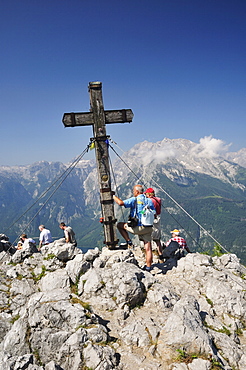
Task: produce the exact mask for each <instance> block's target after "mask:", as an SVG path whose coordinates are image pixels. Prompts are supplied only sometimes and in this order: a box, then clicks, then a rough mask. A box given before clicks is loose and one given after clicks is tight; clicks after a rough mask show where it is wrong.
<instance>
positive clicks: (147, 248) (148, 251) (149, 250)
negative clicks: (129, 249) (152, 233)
mask: <svg viewBox="0 0 246 370" xmlns="http://www.w3.org/2000/svg"><path fill="white" fill-rule="evenodd" d="M144 248H145V257H146V266H147V267H151V265H152V261H153V254H152V246H151V242H147V241H146V240H144Z"/></svg>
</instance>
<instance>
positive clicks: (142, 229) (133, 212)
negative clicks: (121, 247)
mask: <svg viewBox="0 0 246 370" xmlns="http://www.w3.org/2000/svg"><path fill="white" fill-rule="evenodd" d="M133 195H134V196H133V197H131V198H128V199H126V200H124V201H123V200H121V199H120V198H118V197H117V196H116V195H113V198H114V201H115V202H116V203H117V204H118V205H119V206H124V207H125V208H130V216H129V220H128V222H118V224H117V228H118V230H119V232H120V234H121V235H122V237H123V238H124V239H125V241H126V243H125V245H126V246H128V247H131V246H132V241H131V239H130V237H129V234H128V232H130V233H131V234H134V235H138V237H139V240H140V241H143V242H144V248H145V253H146V266H145V267H144V269H145V270H146V271H150V270H151V264H152V259H153V255H152V247H151V233H152V230H153V227H152V226H153V220H154V214H155V208H154V205H153V202H152V200H151V199H149V198H147V197H146V196H145V195H144V194H143V187H142V185H135V186H134V187H133ZM145 206H148V207H149V209H148V214H149V213H151V214H152V216H153V218H152V220H151V221H152V224H149V225H148V226H146V225H147V223H148V221H146V223H145V226H144V224H143V222H144V219H143V217H142V216H144V217H145V215H143V213H142V212H144V209H145ZM146 214H147V212H146ZM133 221H134V222H133Z"/></svg>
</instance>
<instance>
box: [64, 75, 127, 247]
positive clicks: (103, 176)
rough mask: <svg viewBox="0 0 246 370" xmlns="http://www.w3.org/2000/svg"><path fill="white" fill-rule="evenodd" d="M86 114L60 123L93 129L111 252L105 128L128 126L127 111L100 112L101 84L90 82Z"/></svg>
mask: <svg viewBox="0 0 246 370" xmlns="http://www.w3.org/2000/svg"><path fill="white" fill-rule="evenodd" d="M88 90H89V94H90V108H91V109H90V112H84V113H64V115H63V119H62V122H63V124H64V126H65V127H77V126H93V134H94V138H93V141H94V144H95V150H96V163H97V172H98V181H99V191H100V203H101V210H102V222H103V226H104V236H105V240H104V243H105V244H106V245H107V246H108V248H109V249H114V247H115V246H116V245H117V243H118V239H117V236H116V221H117V220H116V219H115V216H114V200H113V194H112V190H111V176H110V166H109V155H108V138H109V136H107V134H106V124H109V123H124V122H132V118H133V113H132V110H131V109H121V110H106V111H105V110H104V106H103V99H102V83H101V82H99V81H96V82H90V83H89V86H88Z"/></svg>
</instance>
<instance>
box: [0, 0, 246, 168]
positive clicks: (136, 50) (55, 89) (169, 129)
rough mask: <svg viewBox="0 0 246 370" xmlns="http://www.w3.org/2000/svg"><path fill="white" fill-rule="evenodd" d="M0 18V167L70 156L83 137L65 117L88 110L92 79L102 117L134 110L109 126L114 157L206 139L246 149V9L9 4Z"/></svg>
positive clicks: (36, 1)
mask: <svg viewBox="0 0 246 370" xmlns="http://www.w3.org/2000/svg"><path fill="white" fill-rule="evenodd" d="M0 12H1V23H0V45H1V58H0V71H1V73H0V135H1V145H0V165H25V164H30V163H34V162H36V161H40V160H47V161H61V162H64V163H67V162H68V161H70V160H71V159H72V158H74V157H76V156H77V155H79V154H80V153H81V152H82V151H83V150H84V149H85V147H86V145H87V144H88V143H89V139H90V137H92V128H91V127H77V128H66V129H65V128H64V127H63V124H62V116H63V114H64V113H65V112H72V111H73V112H83V111H84V112H86V111H88V110H89V95H88V89H87V87H88V83H89V82H90V81H101V82H102V84H103V99H104V107H105V109H122V108H131V109H132V110H133V112H134V119H133V122H132V123H131V124H124V125H123V124H118V125H108V126H107V133H108V134H109V135H110V136H111V138H112V139H113V140H114V141H116V142H117V143H118V145H119V146H120V147H121V148H122V149H123V150H128V149H130V148H131V147H132V146H133V145H134V144H136V143H139V142H141V141H144V140H148V141H152V142H156V141H159V140H162V139H163V138H164V137H167V138H170V139H177V138H185V139H189V140H191V141H194V142H199V140H200V138H203V137H205V136H210V135H212V137H213V138H216V139H220V140H223V141H224V142H225V143H226V144H230V143H232V145H231V147H230V151H237V150H239V149H241V148H243V147H246V142H245V137H246V124H245V118H246V1H245V0H233V1H232V0H230V1H229V0H152V1H146V0H141V1H140V0H135V1H132V0H131V1H130V0H124V1H118V0H112V1H111V0H104V1H102V0H94V1H84V0H69V1H68V0H63V1H60V0H59V1H58V0H49V1H47V0H42V1H41V0H21V1H20V0H18V1H17V0H10V1H1V3H0ZM91 155H93V154H92V153H90V154H89V156H91ZM84 158H85V159H86V158H87V157H84Z"/></svg>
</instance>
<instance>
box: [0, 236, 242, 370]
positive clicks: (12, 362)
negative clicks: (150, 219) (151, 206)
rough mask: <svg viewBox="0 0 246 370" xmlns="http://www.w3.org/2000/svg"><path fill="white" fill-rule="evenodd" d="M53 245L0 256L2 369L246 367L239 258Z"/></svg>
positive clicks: (202, 369)
mask: <svg viewBox="0 0 246 370" xmlns="http://www.w3.org/2000/svg"><path fill="white" fill-rule="evenodd" d="M59 246H60V248H61V249H60V251H59V248H58V245H54V244H51V245H50V246H48V247H46V248H45V250H42V253H34V254H32V255H31V256H29V257H28V256H27V255H25V256H24V255H23V256H22V257H21V260H20V262H15V264H14V265H13V264H12V265H11V264H9V262H11V260H12V259H13V258H12V257H10V256H6V255H5V252H2V253H1V254H0V257H3V258H2V259H1V260H0V369H1V370H2V369H3V370H12V369H13V370H17V369H19V370H24V369H25V370H26V369H27V370H81V369H96V370H101V369H118V370H124V369H126V370H127V369H132V368H135V369H142V370H145V369H151V370H155V369H161V370H212V369H213V365H214V364H220V368H221V369H225V370H234V369H238V370H245V369H246V355H245V353H246V330H245V323H246V299H245V298H246V293H245V292H246V282H245V278H244V276H245V268H244V267H243V266H242V265H240V263H239V260H238V258H237V257H236V256H235V255H223V256H221V257H214V258H211V257H209V256H206V255H201V254H198V253H194V254H187V255H186V257H184V258H182V259H180V260H178V261H177V260H167V261H166V262H165V263H162V264H160V263H158V261H157V257H155V256H154V262H153V268H152V271H151V272H150V273H149V272H145V271H143V270H142V269H141V268H140V267H139V266H141V265H142V264H143V263H144V256H143V253H142V251H141V249H140V247H135V249H134V250H120V249H118V250H108V249H107V248H103V250H102V251H99V249H98V248H95V249H94V250H90V251H88V252H87V253H85V254H83V253H82V252H81V250H78V248H74V247H71V245H69V244H66V243H61V244H59Z"/></svg>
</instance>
